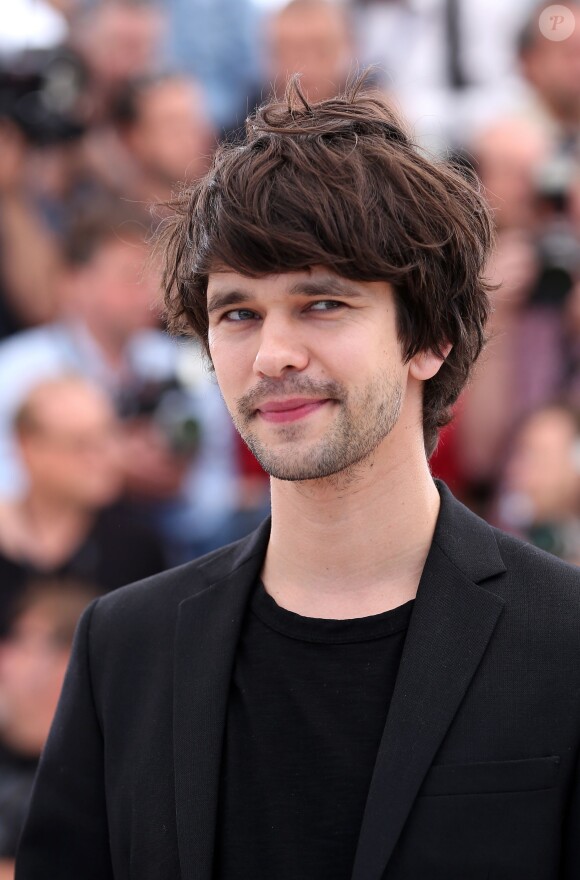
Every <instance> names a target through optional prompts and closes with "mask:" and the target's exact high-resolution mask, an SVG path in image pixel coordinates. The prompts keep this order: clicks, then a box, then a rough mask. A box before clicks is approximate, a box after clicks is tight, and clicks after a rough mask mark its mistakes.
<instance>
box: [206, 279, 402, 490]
mask: <svg viewBox="0 0 580 880" xmlns="http://www.w3.org/2000/svg"><path fill="white" fill-rule="evenodd" d="M208 311H209V347H210V354H211V357H212V360H213V364H214V368H215V371H216V376H217V379H218V382H219V385H220V388H221V391H222V394H223V396H224V400H225V402H226V404H227V406H228V408H229V410H230V413H231V414H232V418H233V420H234V422H235V424H236V427H237V428H238V430H239V432H240V434H241V435H242V437H243V439H244V440H245V441H246V443H247V444H248V446H249V447H250V449H251V450H252V452H253V453H254V454H255V455H256V457H257V458H258V460H259V461H260V463H261V464H262V466H263V467H264V469H265V470H266V471H268V473H270V474H271V475H272V476H274V477H277V478H278V479H281V480H311V479H319V478H321V477H328V476H331V475H332V474H337V473H339V472H344V471H347V470H348V469H350V468H352V466H353V465H356V464H357V463H359V462H361V461H363V460H365V459H367V458H368V457H369V456H370V455H371V454H372V453H373V452H374V451H375V450H376V449H377V447H379V446H380V444H382V443H383V442H384V441H385V440H386V438H388V437H389V436H390V435H391V432H392V431H393V429H394V428H395V427H396V425H397V423H398V420H399V416H400V414H401V410H402V407H403V400H404V396H405V393H404V392H405V389H406V380H407V372H408V367H407V366H406V365H404V364H403V361H402V357H401V349H400V344H399V341H398V339H397V331H396V315H395V303H394V299H393V294H392V290H391V288H390V285H389V284H388V283H386V282H360V281H357V282H354V281H350V280H347V279H344V278H340V277H339V276H338V275H335V274H333V273H332V272H330V271H329V270H327V269H324V268H315V269H313V270H312V271H302V272H289V273H285V274H281V275H270V276H266V277H263V278H257V279H254V278H248V277H246V276H244V275H239V274H237V273H235V272H219V273H214V274H211V275H210V277H209V283H208Z"/></svg>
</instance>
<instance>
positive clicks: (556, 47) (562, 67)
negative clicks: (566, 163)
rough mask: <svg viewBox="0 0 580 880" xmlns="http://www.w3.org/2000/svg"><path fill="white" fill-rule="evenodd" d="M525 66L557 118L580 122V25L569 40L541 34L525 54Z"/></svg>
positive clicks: (531, 80) (541, 96) (531, 82)
mask: <svg viewBox="0 0 580 880" xmlns="http://www.w3.org/2000/svg"><path fill="white" fill-rule="evenodd" d="M575 9H576V10H577V7H575ZM577 14H578V13H577V12H576V15H577ZM522 67H523V71H524V74H525V76H526V78H527V79H528V81H529V82H530V84H531V85H532V86H533V88H534V89H535V90H536V92H537V93H538V94H539V96H540V98H541V99H542V101H543V102H544V103H545V104H546V105H547V106H548V108H549V109H550V110H551V111H552V113H553V114H554V115H555V116H556V118H558V119H559V120H560V121H561V122H564V123H566V122H569V123H572V124H574V123H580V28H579V27H578V26H577V27H576V29H575V30H574V33H573V34H572V35H571V36H569V37H568V38H567V39H566V40H559V41H555V40H547V39H545V38H544V37H542V36H541V35H539V34H538V36H537V38H536V40H535V42H534V43H533V45H532V46H530V47H529V48H528V49H527V50H526V51H525V52H524V54H523V57H522Z"/></svg>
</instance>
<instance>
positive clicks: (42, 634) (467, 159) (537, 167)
mask: <svg viewBox="0 0 580 880" xmlns="http://www.w3.org/2000/svg"><path fill="white" fill-rule="evenodd" d="M547 5H548V4H540V5H538V4H537V2H535V0H513V2H511V3H509V4H506V3H505V2H504V0H358V2H357V0H351V2H347V0H344V2H339V0H291V2H282V0H11V2H10V4H9V6H7V8H6V10H4V14H3V16H2V20H1V21H0V637H1V641H0V880H3V878H4V877H11V876H12V875H11V871H12V868H11V859H12V857H13V855H14V847H15V844H16V839H17V836H18V828H19V823H20V821H21V816H22V812H23V810H24V809H25V805H26V801H27V798H28V794H29V790H30V784H31V779H32V776H33V772H34V766H35V762H36V761H37V759H38V755H39V752H40V749H41V747H42V743H43V741H44V737H45V736H46V731H47V729H48V725H49V723H50V718H51V716H52V712H53V710H54V703H55V700H56V697H57V695H58V691H59V688H60V682H61V680H62V675H63V671H64V668H65V666H66V659H67V656H68V651H69V650H70V644H71V639H72V633H73V630H74V625H75V622H76V619H77V618H78V614H79V613H80V611H81V610H82V608H83V607H84V606H85V605H86V603H87V602H88V601H90V599H91V598H92V597H93V596H96V595H98V594H99V593H102V592H103V591H107V590H110V589H114V588H116V587H118V586H120V585H122V584H124V583H128V582H130V581H133V580H136V579H139V578H141V577H146V576H147V575H149V574H154V573H155V572H157V571H159V570H160V569H162V568H163V567H166V566H168V565H172V564H177V563H180V562H183V561H186V560H187V559H190V558H192V557H194V556H196V555H198V554H200V553H204V552H206V551H208V550H211V549H213V548H214V547H217V546H220V545H221V544H224V543H227V542H228V541H230V540H233V539H235V538H237V537H240V536H241V535H243V534H245V533H246V532H248V531H249V530H251V529H252V528H253V527H254V525H256V524H257V522H258V521H259V520H260V519H261V518H262V517H263V516H264V515H265V514H266V513H267V511H268V485H267V479H266V477H265V474H264V473H263V472H262V471H261V469H260V467H259V466H258V464H257V462H256V461H255V460H254V459H253V457H252V456H251V454H250V453H249V452H248V451H247V450H246V449H245V447H243V445H242V444H241V442H240V441H239V440H238V438H237V435H236V433H235V431H234V430H233V427H232V424H231V421H230V419H229V416H228V414H227V412H226V410H225V408H224V405H223V402H222V400H221V397H220V394H219V391H218V389H217V386H216V383H215V381H214V379H213V377H212V374H211V371H210V370H209V369H208V366H207V364H206V363H205V361H204V358H203V355H202V352H201V350H200V347H199V346H198V345H197V343H196V342H195V341H194V340H191V339H185V338H184V339H173V338H170V337H169V336H168V335H167V334H166V333H165V331H164V326H163V316H162V303H161V298H160V283H159V266H158V265H157V263H156V259H155V257H154V255H152V253H151V248H150V246H149V242H150V240H151V237H152V235H153V234H154V232H155V228H156V225H157V224H158V223H159V222H160V221H162V218H163V216H164V210H165V208H164V205H165V203H166V202H167V201H168V200H169V199H170V198H171V195H172V192H175V190H176V188H177V187H178V186H180V185H182V184H183V183H184V182H187V181H191V180H193V179H195V178H196V177H197V176H199V175H200V174H203V173H204V172H205V170H206V169H207V168H208V166H209V163H210V162H211V156H212V151H213V149H214V148H215V146H216V144H217V143H218V142H219V141H220V139H223V138H227V139H236V138H238V137H239V133H240V130H241V129H242V127H243V123H244V119H245V117H246V115H247V113H248V112H249V111H251V110H252V108H253V107H254V106H256V105H257V104H258V103H260V102H261V101H262V100H264V99H266V98H267V97H268V96H269V95H271V94H272V93H274V92H275V93H277V94H279V95H280V94H281V93H282V92H283V89H284V85H285V83H286V80H287V78H288V76H289V75H291V74H292V73H294V72H297V71H299V72H300V73H301V83H302V88H303V91H304V93H305V95H306V96H307V97H308V98H309V99H312V100H316V99H322V98H325V97H329V96H331V95H333V94H335V93H336V92H337V91H338V90H339V89H340V88H341V86H342V85H343V84H344V83H345V81H346V80H347V78H348V77H349V76H352V75H355V74H356V72H357V71H358V70H360V69H361V68H364V67H366V66H369V65H370V66H371V68H370V74H369V80H370V81H372V83H373V85H374V86H375V87H376V88H378V89H381V90H383V91H385V92H386V93H387V94H388V95H389V96H390V97H391V100H392V101H393V103H394V104H395V105H396V106H397V107H398V108H399V110H400V112H401V113H402V114H403V115H404V117H405V118H406V120H407V125H408V129H409V132H410V133H411V136H412V137H413V138H414V140H415V142H416V143H417V144H418V145H419V147H420V148H421V149H425V150H428V151H430V152H435V153H438V154H439V155H440V157H441V160H442V161H452V162H456V163H459V164H461V165H463V166H469V167H472V168H475V170H476V171H477V173H478V174H479V176H480V178H481V181H482V184H483V187H484V191H485V194H486V197H487V199H488V201H489V203H490V205H491V207H492V209H493V211H494V215H495V220H496V227H497V244H496V248H495V253H494V256H493V259H492V261H491V263H490V265H489V268H488V274H489V277H490V278H491V279H492V280H493V282H494V284H495V291H494V293H493V298H494V312H493V319H492V324H491V327H490V339H489V343H488V345H487V348H486V350H485V353H484V355H483V357H482V359H481V363H480V364H479V366H478V369H477V372H476V375H475V377H474V380H473V382H472V384H471V386H470V387H469V389H468V390H467V392H466V393H465V394H464V395H463V397H462V398H461V400H460V402H459V404H458V406H457V412H456V417H455V420H454V422H453V423H452V424H451V425H450V426H449V427H448V428H447V429H445V431H444V432H443V435H442V438H441V442H440V444H439V448H438V450H437V452H436V454H435V456H434V458H433V460H432V467H433V471H434V473H435V474H436V475H438V476H441V477H442V478H443V479H445V480H446V481H447V482H448V483H449V484H450V486H451V488H452V489H453V490H454V492H455V493H456V494H457V495H458V496H459V497H460V498H461V499H462V500H463V501H464V502H465V503H467V504H468V505H470V506H471V507H472V508H473V509H475V510H476V511H477V512H478V513H480V514H481V515H483V516H485V517H486V518H488V519H489V520H490V521H491V522H493V523H494V524H497V525H499V526H501V527H502V528H504V529H507V530H509V531H512V532H514V533H516V534H518V535H520V536H523V537H524V538H526V539H527V540H529V541H532V542H534V543H536V544H537V545H539V546H541V547H543V548H544V549H547V550H549V551H550V552H552V553H555V554H557V555H559V556H561V557H562V558H565V559H567V560H569V561H571V562H573V563H578V564H580V5H579V4H577V3H575V2H569V3H567V4H566V7H565V10H566V12H567V15H569V17H568V19H567V20H564V18H565V16H564V17H562V16H560V17H558V16H554V15H552V17H551V18H550V12H549V10H548V11H547V12H546V13H545V14H544V15H542V13H543V11H544V9H545V7H546V6H547ZM559 8H560V7H559ZM560 18H562V20H560ZM574 20H575V21H576V27H575V29H572V32H570V28H571V25H570V21H571V22H572V24H573V23H574ZM540 24H541V27H540ZM564 31H565V34H566V35H567V36H566V38H565V39H563V38H562V36H563V35H564Z"/></svg>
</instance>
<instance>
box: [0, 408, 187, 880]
mask: <svg viewBox="0 0 580 880" xmlns="http://www.w3.org/2000/svg"><path fill="white" fill-rule="evenodd" d="M123 448H124V473H125V480H126V488H127V492H128V493H129V494H130V495H132V496H134V497H137V498H144V499H149V500H159V501H163V500H168V499H170V498H173V497H175V496H176V495H177V494H178V493H179V491H180V490H181V487H182V485H183V481H184V479H185V476H186V474H187V472H188V470H189V466H190V462H191V457H190V456H185V455H180V454H178V453H176V452H174V451H173V450H172V449H171V448H170V446H169V444H168V442H167V440H166V439H165V437H164V436H163V434H162V433H161V431H160V430H159V428H158V427H157V425H155V423H154V422H152V421H150V420H149V419H135V420H133V421H131V422H128V423H126V424H125V430H124V447H123ZM0 880H1V878H0Z"/></svg>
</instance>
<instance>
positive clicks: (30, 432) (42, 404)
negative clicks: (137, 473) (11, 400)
mask: <svg viewBox="0 0 580 880" xmlns="http://www.w3.org/2000/svg"><path fill="white" fill-rule="evenodd" d="M26 407H27V413H28V417H27V418H26V420H23V423H22V425H21V427H20V430H19V434H18V439H19V450H20V453H21V456H22V459H23V462H24V465H25V468H26V471H27V474H28V478H29V484H30V492H31V493H32V494H36V495H37V496H40V497H42V498H45V499H49V500H50V501H51V502H52V503H55V504H62V505H66V506H70V507H78V508H79V509H82V510H86V511H96V510H98V509H100V508H102V507H104V506H106V505H108V504H110V503H112V502H113V501H115V499H116V498H117V497H118V496H119V494H120V492H121V490H122V472H121V465H122V459H121V445H120V443H121V441H120V435H119V431H118V425H117V421H116V418H115V415H114V413H113V410H112V407H111V404H110V403H109V401H108V400H107V398H106V397H105V396H104V394H103V393H102V392H101V391H100V390H99V389H98V388H96V387H94V386H93V385H91V384H89V383H88V382H85V381H83V380H81V379H75V378H71V379H61V380H54V381H49V382H46V383H44V384H43V385H39V386H38V387H37V388H36V389H35V390H34V391H32V393H31V394H30V396H29V398H28V401H27V404H26Z"/></svg>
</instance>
